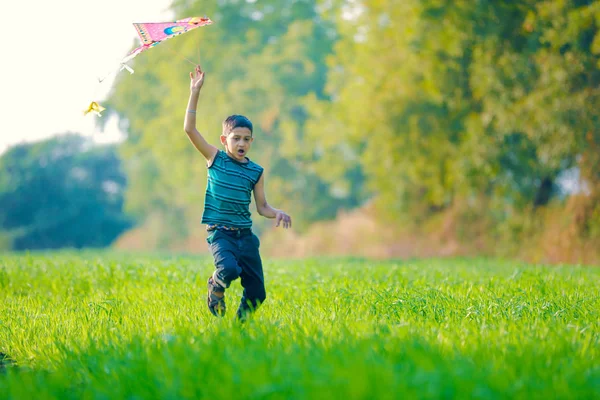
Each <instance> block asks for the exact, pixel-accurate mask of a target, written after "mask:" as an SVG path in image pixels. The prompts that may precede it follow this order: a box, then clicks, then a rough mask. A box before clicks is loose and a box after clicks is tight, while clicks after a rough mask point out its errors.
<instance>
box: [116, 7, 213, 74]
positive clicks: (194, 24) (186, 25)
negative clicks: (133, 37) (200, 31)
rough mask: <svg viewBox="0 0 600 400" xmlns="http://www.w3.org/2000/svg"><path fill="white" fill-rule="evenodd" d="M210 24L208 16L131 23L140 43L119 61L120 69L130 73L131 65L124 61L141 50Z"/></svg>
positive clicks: (129, 59) (131, 71) (133, 56)
mask: <svg viewBox="0 0 600 400" xmlns="http://www.w3.org/2000/svg"><path fill="white" fill-rule="evenodd" d="M210 24H212V21H211V20H210V18H199V17H190V18H185V19H180V20H177V21H175V22H145V23H135V24H133V26H134V27H135V29H136V30H137V33H138V35H139V37H140V39H141V41H142V45H141V46H140V47H138V48H136V49H135V50H133V51H132V52H131V53H129V55H128V56H127V57H125V58H124V59H123V60H122V61H121V71H122V70H123V69H126V70H128V71H129V72H130V73H133V69H131V67H130V66H128V65H127V64H125V63H126V62H128V61H131V60H133V59H134V58H135V57H136V56H137V55H138V54H140V53H142V52H143V51H146V50H148V49H150V48H152V47H154V46H156V45H158V44H159V43H161V42H163V41H165V40H167V39H170V38H172V37H174V36H178V35H181V34H184V33H186V32H189V31H191V30H192V29H196V28H199V27H201V26H205V25H210Z"/></svg>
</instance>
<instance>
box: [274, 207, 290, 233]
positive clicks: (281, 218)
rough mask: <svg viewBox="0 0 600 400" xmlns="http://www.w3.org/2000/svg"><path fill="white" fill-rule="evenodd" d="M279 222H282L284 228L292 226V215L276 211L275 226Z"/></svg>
mask: <svg viewBox="0 0 600 400" xmlns="http://www.w3.org/2000/svg"><path fill="white" fill-rule="evenodd" d="M281 222H283V227H284V228H285V229H287V228H291V227H292V217H290V216H289V215H287V214H286V213H284V212H283V211H277V213H275V226H279V225H280V224H281Z"/></svg>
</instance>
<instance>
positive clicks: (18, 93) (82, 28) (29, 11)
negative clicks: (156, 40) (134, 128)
mask: <svg viewBox="0 0 600 400" xmlns="http://www.w3.org/2000/svg"><path fill="white" fill-rule="evenodd" d="M170 4H171V0H102V1H82V0H53V1H47V0H33V1H19V0H8V1H5V2H2V4H1V5H0V15H2V17H3V18H2V28H3V29H2V31H3V39H2V46H1V47H0V49H1V50H0V51H1V53H0V54H2V55H1V58H0V60H1V61H0V153H2V152H4V151H5V150H6V148H7V147H8V146H10V145H14V144H17V143H22V142H29V141H35V140H41V139H44V138H47V137H50V136H52V135H55V134H60V133H65V132H77V133H81V134H83V135H86V136H90V137H93V138H94V139H95V140H96V141H97V142H100V143H102V142H110V141H114V140H118V139H119V138H120V137H121V136H122V133H121V132H120V131H119V129H118V127H117V121H116V119H115V118H112V119H109V120H108V121H106V122H107V126H106V128H105V129H104V131H103V132H102V131H100V129H99V128H97V127H96V122H97V121H96V119H97V118H99V117H97V116H96V115H92V114H88V115H87V116H84V115H83V110H85V109H86V108H87V106H88V105H89V103H90V102H91V101H92V100H96V101H100V102H101V100H102V99H103V98H105V97H106V95H107V94H108V93H109V91H110V88H111V85H112V83H113V77H114V74H112V75H110V77H109V78H108V79H106V80H105V81H104V82H103V83H102V84H100V83H98V78H99V77H104V76H106V75H107V74H109V73H110V72H111V71H113V70H115V69H117V68H118V66H119V61H120V60H121V59H122V58H123V57H124V56H126V55H127V53H128V52H129V51H130V50H131V49H132V48H133V46H134V45H137V44H138V43H139V41H138V39H137V33H136V32H135V29H134V28H133V26H132V25H131V24H132V23H133V22H155V21H156V22H160V21H169V20H172V18H173V13H172V12H171V11H170V10H169V6H170ZM119 73H121V74H128V72H127V71H122V72H119ZM101 118H104V116H103V117H101Z"/></svg>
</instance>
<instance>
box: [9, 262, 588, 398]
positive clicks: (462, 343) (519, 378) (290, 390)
mask: <svg viewBox="0 0 600 400" xmlns="http://www.w3.org/2000/svg"><path fill="white" fill-rule="evenodd" d="M211 271H212V266H211V260H210V259H208V258H193V257H159V256H155V257H152V256H146V257H138V256H131V255H128V256H126V255H119V254H112V253H79V254H78V253H48V254H36V255H26V254H5V255H0V302H1V303H0V304H1V307H0V352H3V353H6V354H7V355H9V356H10V357H11V359H12V360H14V362H15V364H14V365H11V364H7V363H6V361H5V362H4V366H0V398H15V399H46V398H61V399H71V398H72V399H80V398H84V399H119V398H126V399H141V398H160V399H180V398H207V399H246V398H260V399H304V398H310V399H317V398H319V399H320V398H335V399H344V400H348V399H370V398H381V399H397V398H404V397H406V398H455V397H456V398H484V399H488V398H489V399H494V398H527V399H529V398H547V399H549V398H579V399H581V398H594V397H595V398H599V397H600V322H599V321H600V269H596V268H591V267H568V266H564V267H543V266H530V265H524V264H521V263H518V262H508V261H493V260H483V259H479V260H461V259H458V260H457V259H453V260H421V261H406V262H400V261H398V262H380V261H367V260H355V259H323V260H305V261H280V260H277V261H273V260H265V274H266V279H267V301H266V303H265V304H264V305H263V307H262V308H261V309H260V310H259V311H258V312H257V314H256V315H255V316H254V317H253V318H252V319H251V320H250V321H249V322H248V323H246V324H244V325H240V324H238V323H236V322H235V320H234V312H235V308H236V306H237V303H238V301H239V297H240V294H241V291H240V287H239V282H237V281H236V282H235V283H234V285H233V286H232V289H231V290H229V291H228V292H227V299H228V307H229V310H228V315H227V316H226V317H225V318H224V319H220V320H219V319H215V318H214V317H212V315H210V314H209V313H208V311H207V309H206V306H205V300H204V298H205V291H206V278H207V277H208V275H209V274H210V273H211ZM0 363H2V362H1V361H0Z"/></svg>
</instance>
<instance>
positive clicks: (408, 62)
mask: <svg viewBox="0 0 600 400" xmlns="http://www.w3.org/2000/svg"><path fill="white" fill-rule="evenodd" d="M172 7H173V9H174V11H175V14H176V16H177V17H178V18H179V17H186V16H192V15H201V16H202V15H207V16H209V17H210V18H212V19H213V20H214V22H215V23H214V24H213V25H211V26H207V27H202V28H200V29H197V30H194V31H193V32H190V33H187V34H185V35H182V36H181V37H178V38H176V39H173V40H170V41H168V42H165V43H164V44H161V45H160V46H157V47H155V48H153V49H152V50H151V51H147V52H145V53H144V54H143V55H141V56H140V57H137V58H136V59H135V69H136V73H135V74H134V75H129V74H121V75H119V79H118V81H117V82H116V85H115V88H114V91H113V93H112V95H111V97H110V99H109V101H108V102H107V104H106V105H107V107H108V108H109V109H110V110H112V111H113V112H115V113H118V114H119V115H120V116H121V117H122V118H123V121H125V122H126V125H127V131H128V136H127V140H126V141H125V143H123V144H122V146H120V148H119V154H120V156H121V158H122V160H123V163H124V165H123V168H124V171H125V174H126V176H127V178H128V185H127V189H126V192H125V199H126V202H125V206H126V210H127V212H128V213H129V214H130V215H132V216H133V217H135V218H137V219H138V220H139V221H144V220H152V221H153V229H156V230H157V231H158V234H159V235H160V237H161V240H160V243H161V246H162V245H164V246H165V247H168V246H169V244H170V243H173V242H176V241H181V240H184V239H185V238H186V237H188V236H189V235H190V234H191V229H195V227H197V226H198V225H199V221H200V214H201V212H202V203H203V198H204V188H205V179H206V178H205V177H206V171H205V165H204V162H203V160H202V158H201V156H199V155H198V154H197V153H196V152H195V150H194V149H193V147H192V146H191V145H190V143H189V142H188V139H187V137H186V135H185V133H184V132H183V129H182V123H183V117H184V111H185V105H186V102H187V97H188V93H189V78H188V72H189V71H190V70H191V68H192V65H190V64H189V63H188V62H186V61H185V60H184V59H183V58H184V57H185V58H187V59H190V60H201V63H202V67H203V68H204V69H205V70H206V72H207V77H206V83H205V87H204V89H203V92H202V94H201V99H200V104H199V111H198V121H199V126H198V128H199V130H200V131H201V132H202V133H204V134H205V135H206V137H207V138H208V140H209V141H210V142H212V143H214V144H218V143H219V142H218V136H219V135H220V127H221V121H222V120H223V119H224V118H225V117H226V116H228V115H230V114H234V113H239V114H245V115H247V116H248V117H250V118H251V119H252V121H253V122H254V123H255V127H256V128H255V137H256V140H255V144H254V148H253V151H252V152H251V154H250V157H251V158H252V159H253V160H255V161H257V162H259V163H260V164H262V165H263V166H265V168H266V184H267V186H266V190H267V197H268V199H269V201H270V202H271V203H272V204H274V205H276V206H278V207H281V208H284V209H286V210H288V211H289V212H290V213H291V214H292V215H293V216H294V217H295V222H296V224H295V227H296V228H297V229H298V231H300V232H304V231H307V230H308V228H309V227H310V226H311V225H313V224H314V223H315V222H318V221H325V220H331V219H333V218H335V217H336V215H338V213H339V212H340V211H341V210H351V209H355V208H357V207H360V206H362V205H364V204H367V203H368V204H370V205H371V206H372V208H373V209H374V210H375V215H376V217H377V218H379V219H380V220H381V221H385V223H386V225H387V226H389V225H393V226H396V227H398V228H399V229H400V228H402V229H404V230H409V231H411V232H414V233H415V234H419V233H427V232H425V230H428V231H430V232H431V231H435V230H436V229H442V228H443V229H448V226H450V227H451V230H452V235H454V236H455V239H456V240H458V241H460V242H463V243H477V248H476V249H475V251H481V252H483V253H490V252H496V253H497V252H498V249H499V248H505V249H506V253H507V254H508V253H511V252H512V253H515V252H516V251H518V248H519V246H523V245H524V240H525V239H526V238H532V237H534V236H535V237H537V238H538V239H539V240H543V238H544V234H543V232H546V231H548V230H552V231H555V232H557V234H556V235H555V236H556V237H555V238H554V239H555V240H556V241H557V242H569V243H584V242H585V243H588V247H587V248H589V243H598V241H599V240H600V129H599V127H600V125H599V124H600V121H599V116H600V111H599V110H600V107H599V100H600V96H599V94H600V57H599V55H600V35H599V34H598V27H599V25H600V1H583V0H569V1H565V0H545V1H541V0H539V1H534V0H523V1H519V2H515V1H508V0H505V1H504V0H498V1H478V2H472V1H462V0H456V1H446V0H403V1H399V0H362V1H352V2H348V1H342V0H330V1H317V0H277V1H275V0H261V1H256V2H244V1H233V0H222V1H219V2H201V1H183V0H178V1H175V2H174V3H173V5H172ZM549 218H550V219H549ZM156 221H160V222H159V223H156ZM436 221H437V222H436ZM449 221H450V222H449ZM257 223H258V224H257V228H258V229H261V228H262V227H264V225H263V224H264V223H266V221H264V220H262V221H261V220H260V219H258V220H257ZM442 225H443V226H442ZM557 235H558V236H557ZM528 245H532V246H535V243H533V242H531V243H528ZM592 247H593V246H592ZM598 247H600V245H599V246H598Z"/></svg>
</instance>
